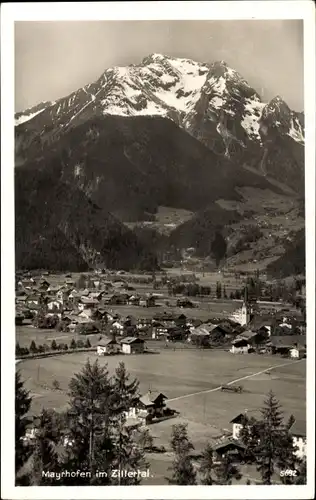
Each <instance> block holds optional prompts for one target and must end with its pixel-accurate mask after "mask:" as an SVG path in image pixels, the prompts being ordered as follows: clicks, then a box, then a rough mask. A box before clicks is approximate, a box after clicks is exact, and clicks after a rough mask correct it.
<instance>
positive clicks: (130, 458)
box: [111, 363, 146, 485]
mask: <svg viewBox="0 0 316 500" xmlns="http://www.w3.org/2000/svg"><path fill="white" fill-rule="evenodd" d="M138 388H139V382H138V381H137V380H136V379H133V380H130V376H129V374H128V372H127V371H126V368H125V364H124V363H120V364H119V366H118V367H117V368H116V370H115V374H114V377H113V380H112V398H111V410H112V412H113V413H112V415H113V420H112V426H113V432H112V435H113V442H114V459H113V465H114V468H118V469H125V470H131V471H137V469H141V468H144V467H145V466H146V461H145V456H144V449H143V448H142V447H141V446H140V445H139V444H137V442H136V441H135V436H134V434H133V430H132V429H131V428H129V427H128V426H127V425H126V416H125V415H126V413H125V412H128V411H129V409H130V408H131V407H132V406H133V405H134V404H135V402H136V400H137V399H138ZM118 479H119V481H118V484H119V485H135V484H139V482H140V480H139V478H137V477H135V478H118Z"/></svg>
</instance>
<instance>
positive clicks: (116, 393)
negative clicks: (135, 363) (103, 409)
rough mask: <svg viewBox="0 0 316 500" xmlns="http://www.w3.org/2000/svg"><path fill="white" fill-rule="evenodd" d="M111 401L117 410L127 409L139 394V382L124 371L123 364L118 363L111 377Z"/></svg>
mask: <svg viewBox="0 0 316 500" xmlns="http://www.w3.org/2000/svg"><path fill="white" fill-rule="evenodd" d="M112 393H113V396H112V402H113V405H114V408H115V409H116V410H117V411H119V412H122V411H129V409H130V407H131V406H132V405H133V404H134V402H135V400H136V399H137V398H138V395H139V382H138V381H137V380H136V379H134V380H130V376H129V374H128V372H127V371H126V368H125V364H124V363H123V362H121V363H119V365H118V367H117V368H116V370H115V374H114V377H113V379H112Z"/></svg>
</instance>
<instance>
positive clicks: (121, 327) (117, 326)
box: [111, 320, 124, 334]
mask: <svg viewBox="0 0 316 500" xmlns="http://www.w3.org/2000/svg"><path fill="white" fill-rule="evenodd" d="M111 327H112V328H113V329H114V330H116V331H117V333H119V334H122V332H123V330H124V325H123V323H121V322H120V321H118V320H116V321H114V322H113V323H112V325H111Z"/></svg>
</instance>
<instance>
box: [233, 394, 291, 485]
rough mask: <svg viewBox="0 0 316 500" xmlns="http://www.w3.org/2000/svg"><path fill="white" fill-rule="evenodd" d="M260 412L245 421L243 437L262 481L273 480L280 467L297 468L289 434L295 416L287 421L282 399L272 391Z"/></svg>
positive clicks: (268, 481) (269, 481)
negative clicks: (260, 415) (257, 415)
mask: <svg viewBox="0 0 316 500" xmlns="http://www.w3.org/2000/svg"><path fill="white" fill-rule="evenodd" d="M261 413H262V418H261V419H260V420H258V421H256V420H248V421H246V422H245V425H244V427H243V430H242V431H241V439H242V440H243V442H244V443H245V444H246V446H247V449H246V454H247V453H248V454H249V453H250V454H251V455H252V456H254V457H255V460H256V463H257V469H258V471H259V472H260V474H261V478H262V483H263V484H272V478H273V475H274V474H275V472H276V471H277V470H278V469H283V468H295V465H296V463H297V459H296V457H295V453H294V452H295V449H294V447H293V439H292V437H291V434H290V427H291V425H292V423H293V419H292V418H290V420H289V422H288V423H287V424H284V421H283V415H282V411H281V406H280V403H279V401H278V400H277V399H276V397H275V395H274V394H273V392H272V391H270V392H269V394H268V397H267V399H266V400H265V401H264V406H263V408H262V409H261ZM246 424H247V425H246Z"/></svg>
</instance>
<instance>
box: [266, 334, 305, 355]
mask: <svg viewBox="0 0 316 500" xmlns="http://www.w3.org/2000/svg"><path fill="white" fill-rule="evenodd" d="M267 347H269V349H270V350H271V352H272V354H283V355H290V352H291V350H292V349H293V348H296V349H297V348H298V349H306V336H305V335H281V336H277V335H275V336H272V337H270V339H269V342H268V343H267Z"/></svg>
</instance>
